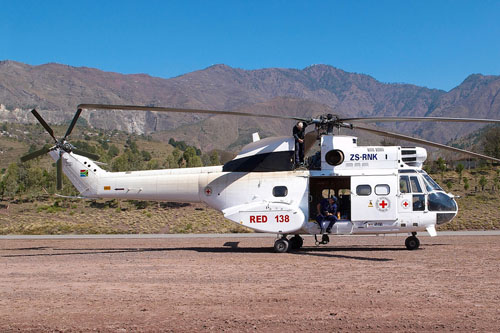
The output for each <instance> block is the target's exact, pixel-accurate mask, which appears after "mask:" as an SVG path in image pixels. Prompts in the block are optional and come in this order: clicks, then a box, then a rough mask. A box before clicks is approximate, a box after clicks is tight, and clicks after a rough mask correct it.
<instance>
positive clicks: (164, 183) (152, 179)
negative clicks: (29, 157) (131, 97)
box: [51, 135, 457, 235]
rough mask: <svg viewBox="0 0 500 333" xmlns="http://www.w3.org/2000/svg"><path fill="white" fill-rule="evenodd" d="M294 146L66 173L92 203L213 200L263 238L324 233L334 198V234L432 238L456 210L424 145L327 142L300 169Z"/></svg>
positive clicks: (260, 146)
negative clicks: (429, 167)
mask: <svg viewBox="0 0 500 333" xmlns="http://www.w3.org/2000/svg"><path fill="white" fill-rule="evenodd" d="M293 147H294V145H293V139H292V138H289V137H281V138H268V139H263V140H260V141H256V142H253V143H251V144H249V145H247V146H246V147H245V148H244V149H243V150H242V151H241V152H240V154H238V156H236V158H235V159H234V160H232V161H230V162H228V163H226V164H225V165H224V166H213V167H200V168H186V169H166V170H148V171H129V172H107V171H105V170H103V169H101V168H100V167H99V166H98V165H97V164H96V163H95V162H94V161H91V160H90V159H88V158H86V157H83V156H79V155H76V154H73V153H64V154H63V155H62V159H63V172H64V173H65V174H66V175H67V176H68V178H69V179H70V181H71V182H72V183H73V184H74V186H75V187H76V188H77V189H78V191H80V195H81V196H83V197H89V198H117V199H137V200H156V201H176V202H204V203H206V204H207V205H208V206H210V207H212V208H214V209H216V210H219V211H221V212H222V213H223V214H224V216H225V217H226V218H228V219H230V220H231V221H233V222H235V223H238V224H240V225H243V226H246V227H249V228H251V229H254V230H256V231H260V232H273V233H280V234H294V233H295V234H299V233H310V234H316V233H319V232H320V229H319V226H318V224H317V223H316V222H315V220H314V218H315V217H316V213H317V212H316V209H317V204H318V203H319V201H320V200H321V199H322V198H323V197H326V196H329V195H333V194H334V195H336V196H337V197H338V207H339V220H338V221H337V223H335V225H334V227H333V229H332V231H331V233H332V234H379V233H400V232H404V233H406V232H417V231H423V230H427V231H429V233H431V235H433V234H435V226H436V225H437V224H440V223H445V222H448V221H450V220H451V219H452V218H453V217H454V216H455V215H456V213H457V205H456V202H455V201H454V199H453V197H452V196H450V195H448V194H446V193H445V192H444V191H443V190H442V189H441V188H440V187H439V186H438V185H437V184H436V183H435V182H434V181H433V180H432V179H431V178H430V177H429V176H428V175H427V174H426V173H425V172H424V171H423V170H422V169H421V165H422V163H423V161H424V160H425V157H426V153H425V150H424V149H422V148H401V147H358V146H357V140H356V138H355V137H347V136H345V137H344V136H331V135H325V136H323V137H322V138H321V146H320V151H319V152H318V153H317V155H316V159H314V158H312V159H311V163H310V167H309V168H308V169H304V170H294V169H293V165H292V164H291V157H292V155H293ZM51 155H52V157H53V158H54V159H57V158H58V157H59V153H58V151H57V150H55V151H52V152H51ZM405 159H406V160H405Z"/></svg>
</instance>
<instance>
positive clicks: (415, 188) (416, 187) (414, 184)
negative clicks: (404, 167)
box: [410, 176, 422, 193]
mask: <svg viewBox="0 0 500 333" xmlns="http://www.w3.org/2000/svg"><path fill="white" fill-rule="evenodd" d="M410 183H411V190H412V192H413V193H422V187H421V186H420V183H419V182H418V178H417V176H410Z"/></svg>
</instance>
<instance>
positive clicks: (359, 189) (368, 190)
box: [356, 185, 372, 196]
mask: <svg viewBox="0 0 500 333" xmlns="http://www.w3.org/2000/svg"><path fill="white" fill-rule="evenodd" d="M356 194H357V195H363V196H367V195H370V194H372V187H371V186H370V185H358V186H356Z"/></svg>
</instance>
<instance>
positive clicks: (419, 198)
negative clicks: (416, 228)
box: [413, 194, 425, 211]
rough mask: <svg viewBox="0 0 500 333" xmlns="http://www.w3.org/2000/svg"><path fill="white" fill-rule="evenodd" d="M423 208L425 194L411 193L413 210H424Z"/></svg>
mask: <svg viewBox="0 0 500 333" xmlns="http://www.w3.org/2000/svg"><path fill="white" fill-rule="evenodd" d="M424 210H425V195H423V194H414V195H413V211H424Z"/></svg>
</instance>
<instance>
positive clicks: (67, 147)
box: [21, 109, 99, 190]
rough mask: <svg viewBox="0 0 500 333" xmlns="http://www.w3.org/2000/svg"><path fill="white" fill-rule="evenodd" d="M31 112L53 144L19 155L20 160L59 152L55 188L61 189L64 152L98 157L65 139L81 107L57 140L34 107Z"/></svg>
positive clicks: (95, 158)
mask: <svg viewBox="0 0 500 333" xmlns="http://www.w3.org/2000/svg"><path fill="white" fill-rule="evenodd" d="M31 113H32V114H33V115H34V116H35V118H36V119H37V120H38V122H39V123H40V124H41V125H42V126H43V128H45V130H46V131H47V133H49V135H50V136H51V137H52V139H54V143H55V145H54V146H52V147H50V148H47V147H44V148H42V149H40V150H37V151H34V152H32V153H29V154H26V155H24V156H22V157H21V162H23V163H24V162H27V161H29V160H32V159H34V158H37V157H40V156H42V155H45V154H47V153H49V152H51V151H54V150H57V151H58V153H59V154H58V155H59V157H58V159H57V161H56V188H57V189H58V190H61V189H62V175H63V172H62V169H63V164H62V162H63V161H62V156H63V155H64V153H72V152H73V153H75V154H78V155H82V156H85V157H87V158H90V159H92V160H98V159H99V155H96V154H92V153H89V152H86V151H83V150H80V149H77V148H76V147H75V146H73V145H72V144H71V143H69V142H68V141H67V138H68V137H69V136H70V135H71V132H73V128H74V127H75V125H76V123H77V121H78V118H79V117H80V114H81V113H82V109H78V110H77V111H76V114H75V116H74V117H73V119H72V120H71V123H70V125H69V127H68V129H67V130H66V134H65V135H64V136H63V137H62V138H61V139H59V140H57V139H56V137H55V136H54V131H53V130H52V128H51V127H50V126H49V125H48V124H47V122H46V121H45V120H44V119H43V118H42V116H41V115H40V114H39V113H38V112H37V111H36V110H35V109H33V110H31Z"/></svg>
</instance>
